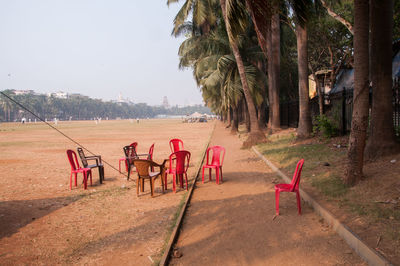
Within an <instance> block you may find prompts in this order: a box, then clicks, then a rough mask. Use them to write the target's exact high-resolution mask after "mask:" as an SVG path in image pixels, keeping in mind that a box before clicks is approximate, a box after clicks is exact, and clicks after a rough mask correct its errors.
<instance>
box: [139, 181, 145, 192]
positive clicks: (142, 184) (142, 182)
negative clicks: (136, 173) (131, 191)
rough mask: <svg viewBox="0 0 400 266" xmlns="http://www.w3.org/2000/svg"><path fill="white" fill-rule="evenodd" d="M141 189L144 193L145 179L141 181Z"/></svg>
mask: <svg viewBox="0 0 400 266" xmlns="http://www.w3.org/2000/svg"><path fill="white" fill-rule="evenodd" d="M140 189H141V191H142V192H144V179H143V178H141V179H140Z"/></svg>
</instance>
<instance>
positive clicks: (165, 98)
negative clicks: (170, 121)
mask: <svg viewBox="0 0 400 266" xmlns="http://www.w3.org/2000/svg"><path fill="white" fill-rule="evenodd" d="M162 105H163V106H164V108H169V104H168V98H167V96H164V97H163V103H162Z"/></svg>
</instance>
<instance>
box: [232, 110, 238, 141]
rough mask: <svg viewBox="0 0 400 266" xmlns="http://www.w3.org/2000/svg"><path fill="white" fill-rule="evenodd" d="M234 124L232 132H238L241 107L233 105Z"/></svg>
mask: <svg viewBox="0 0 400 266" xmlns="http://www.w3.org/2000/svg"><path fill="white" fill-rule="evenodd" d="M232 118H233V121H232V126H231V133H232V134H236V133H237V132H238V129H239V107H238V106H233V107H232Z"/></svg>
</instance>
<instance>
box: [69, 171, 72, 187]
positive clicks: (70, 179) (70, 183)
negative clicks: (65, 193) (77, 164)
mask: <svg viewBox="0 0 400 266" xmlns="http://www.w3.org/2000/svg"><path fill="white" fill-rule="evenodd" d="M69 190H72V172H71V174H70V175H69Z"/></svg>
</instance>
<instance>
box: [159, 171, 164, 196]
mask: <svg viewBox="0 0 400 266" xmlns="http://www.w3.org/2000/svg"><path fill="white" fill-rule="evenodd" d="M160 183H161V190H162V193H164V179H163V177H162V175H160Z"/></svg>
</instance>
